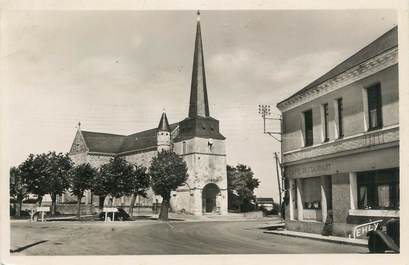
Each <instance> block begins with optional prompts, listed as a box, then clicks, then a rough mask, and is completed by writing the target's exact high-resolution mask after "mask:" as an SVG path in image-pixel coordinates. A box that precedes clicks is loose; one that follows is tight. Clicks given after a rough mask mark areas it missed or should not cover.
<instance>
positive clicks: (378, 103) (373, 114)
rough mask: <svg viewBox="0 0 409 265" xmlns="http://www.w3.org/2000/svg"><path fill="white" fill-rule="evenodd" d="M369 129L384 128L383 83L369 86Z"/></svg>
mask: <svg viewBox="0 0 409 265" xmlns="http://www.w3.org/2000/svg"><path fill="white" fill-rule="evenodd" d="M367 94H368V117H369V130H375V129H379V128H382V98H381V85H380V84H376V85H374V86H371V87H368V88H367Z"/></svg>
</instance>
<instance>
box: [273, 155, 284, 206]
mask: <svg viewBox="0 0 409 265" xmlns="http://www.w3.org/2000/svg"><path fill="white" fill-rule="evenodd" d="M274 158H275V160H276V170H277V183H278V190H279V192H280V193H279V199H280V206H281V192H282V191H283V190H282V189H281V183H280V177H279V176H280V171H279V169H278V167H279V164H280V161H279V160H278V155H277V152H274ZM280 168H281V166H280Z"/></svg>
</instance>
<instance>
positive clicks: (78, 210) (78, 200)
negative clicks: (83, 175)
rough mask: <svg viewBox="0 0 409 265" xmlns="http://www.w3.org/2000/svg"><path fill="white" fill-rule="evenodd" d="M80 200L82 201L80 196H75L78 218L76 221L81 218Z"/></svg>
mask: <svg viewBox="0 0 409 265" xmlns="http://www.w3.org/2000/svg"><path fill="white" fill-rule="evenodd" d="M81 199H82V196H80V195H78V196H77V218H78V221H79V220H80V218H81Z"/></svg>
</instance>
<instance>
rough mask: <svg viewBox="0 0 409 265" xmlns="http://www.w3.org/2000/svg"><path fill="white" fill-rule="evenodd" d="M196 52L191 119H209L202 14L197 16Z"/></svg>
mask: <svg viewBox="0 0 409 265" xmlns="http://www.w3.org/2000/svg"><path fill="white" fill-rule="evenodd" d="M197 15H198V16H197V25H196V39H195V51H194V54H193V67H192V83H191V88H190V103H189V118H195V117H209V115H210V114H209V101H208V99H207V87H206V74H205V66H204V59H203V45H202V33H201V28H200V12H199V11H198V14H197Z"/></svg>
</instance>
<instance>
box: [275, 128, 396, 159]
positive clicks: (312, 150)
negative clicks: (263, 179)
mask: <svg viewBox="0 0 409 265" xmlns="http://www.w3.org/2000/svg"><path fill="white" fill-rule="evenodd" d="M395 141H399V126H393V127H388V128H383V129H380V130H376V131H370V132H365V133H362V134H358V135H354V136H349V137H345V138H342V139H337V140H334V141H331V142H327V143H322V144H319V145H314V146H309V147H305V148H302V149H297V150H293V151H288V152H285V153H284V154H283V155H284V156H283V162H284V163H289V162H295V161H298V160H303V159H309V158H314V157H318V156H322V155H330V154H336V153H339V152H343V151H350V150H354V149H359V148H363V147H368V146H373V145H380V144H385V143H391V142H395Z"/></svg>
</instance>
